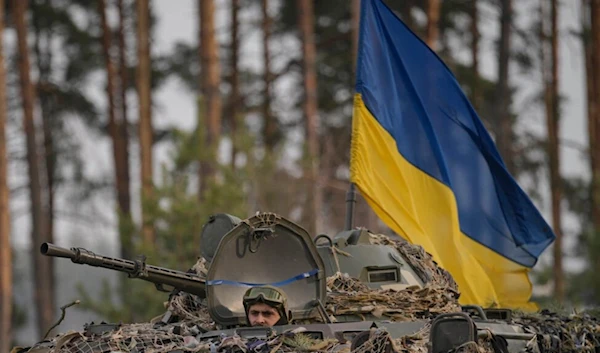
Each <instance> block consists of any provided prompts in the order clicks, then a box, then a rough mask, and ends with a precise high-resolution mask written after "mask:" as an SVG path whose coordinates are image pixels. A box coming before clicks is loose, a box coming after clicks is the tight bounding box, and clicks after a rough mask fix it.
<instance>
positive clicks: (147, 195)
mask: <svg viewBox="0 0 600 353" xmlns="http://www.w3.org/2000/svg"><path fill="white" fill-rule="evenodd" d="M148 2H149V1H148V0H138V1H137V15H138V24H137V25H138V28H137V37H138V38H137V43H138V68H137V81H138V82H137V89H138V100H139V110H140V112H139V113H140V118H139V125H140V126H139V134H140V160H141V165H142V168H141V169H142V170H141V180H142V237H143V241H144V243H145V244H146V245H150V244H153V243H154V225H153V223H152V220H151V217H150V215H149V214H148V212H149V211H148V202H150V200H151V199H152V195H153V188H154V185H153V182H152V116H151V97H150V38H149V31H150V8H149V3H148Z"/></svg>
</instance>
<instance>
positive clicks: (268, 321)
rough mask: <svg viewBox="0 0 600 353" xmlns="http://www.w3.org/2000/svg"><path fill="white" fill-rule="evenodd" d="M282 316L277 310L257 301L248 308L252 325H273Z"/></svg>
mask: <svg viewBox="0 0 600 353" xmlns="http://www.w3.org/2000/svg"><path fill="white" fill-rule="evenodd" d="M280 318H281V316H280V315H279V313H278V312H277V310H275V309H273V308H272V307H270V306H268V305H267V304H263V303H256V304H254V305H252V306H251V307H250V309H249V310H248V319H249V320H250V326H267V327H271V326H273V325H275V323H277V321H279V319H280Z"/></svg>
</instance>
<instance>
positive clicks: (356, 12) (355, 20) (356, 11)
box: [350, 0, 360, 75]
mask: <svg viewBox="0 0 600 353" xmlns="http://www.w3.org/2000/svg"><path fill="white" fill-rule="evenodd" d="M350 6H351V8H350V13H351V16H352V18H351V21H352V70H353V71H352V72H353V73H354V75H356V61H357V59H358V33H359V31H360V28H359V27H360V0H352V3H351V5H350Z"/></svg>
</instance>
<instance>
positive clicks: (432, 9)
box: [426, 0, 440, 51]
mask: <svg viewBox="0 0 600 353" xmlns="http://www.w3.org/2000/svg"><path fill="white" fill-rule="evenodd" d="M439 21H440V0H428V1H427V39H426V42H427V45H428V46H429V47H430V48H431V49H433V50H434V51H435V50H437V40H438V34H439Z"/></svg>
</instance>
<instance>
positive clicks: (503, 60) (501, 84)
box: [495, 0, 516, 175]
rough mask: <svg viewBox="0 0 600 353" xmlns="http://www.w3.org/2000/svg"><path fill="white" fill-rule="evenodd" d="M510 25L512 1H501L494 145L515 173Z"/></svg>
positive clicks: (510, 169) (507, 165) (509, 168)
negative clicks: (509, 78)
mask: <svg viewBox="0 0 600 353" xmlns="http://www.w3.org/2000/svg"><path fill="white" fill-rule="evenodd" d="M511 23H512V0H501V17H500V41H499V48H498V82H497V86H496V121H495V125H496V129H495V130H496V144H497V146H498V150H499V152H500V155H501V156H502V158H503V159H504V163H505V164H506V167H507V168H508V170H509V171H510V172H511V173H513V175H514V173H515V172H516V171H515V165H514V152H513V147H512V142H513V121H512V120H513V118H512V116H511V113H510V103H511V99H510V88H509V84H508V73H509V63H510V40H511V39H510V37H511V29H510V27H511Z"/></svg>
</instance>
